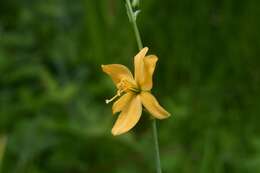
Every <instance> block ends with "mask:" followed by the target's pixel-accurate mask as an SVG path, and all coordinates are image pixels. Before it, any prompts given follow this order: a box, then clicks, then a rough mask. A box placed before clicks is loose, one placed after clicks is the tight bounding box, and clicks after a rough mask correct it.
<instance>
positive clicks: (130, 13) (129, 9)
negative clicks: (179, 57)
mask: <svg viewBox="0 0 260 173" xmlns="http://www.w3.org/2000/svg"><path fill="white" fill-rule="evenodd" d="M126 10H127V14H128V17H129V20H130V22H131V24H132V27H133V30H134V33H135V37H136V42H137V45H138V48H139V50H141V49H142V48H143V43H142V39H141V36H140V32H139V30H138V27H137V24H136V14H135V13H134V12H133V8H132V6H131V3H130V0H126ZM152 132H153V140H154V152H155V161H156V172H157V173H162V169H161V161H160V151H159V142H158V135H157V127H156V120H155V119H153V120H152Z"/></svg>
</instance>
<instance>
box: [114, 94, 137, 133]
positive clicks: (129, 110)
mask: <svg viewBox="0 0 260 173" xmlns="http://www.w3.org/2000/svg"><path fill="white" fill-rule="evenodd" d="M141 114H142V104H141V99H140V97H139V96H138V95H137V96H135V97H133V98H132V100H131V101H130V103H129V105H127V106H126V107H125V108H124V109H123V111H122V112H121V113H120V115H119V117H118V118H117V120H116V123H115V125H114V127H113V128H112V134H113V135H120V134H123V133H125V132H127V131H129V130H130V129H132V128H133V127H134V126H135V125H136V123H137V122H138V121H139V119H140V117H141Z"/></svg>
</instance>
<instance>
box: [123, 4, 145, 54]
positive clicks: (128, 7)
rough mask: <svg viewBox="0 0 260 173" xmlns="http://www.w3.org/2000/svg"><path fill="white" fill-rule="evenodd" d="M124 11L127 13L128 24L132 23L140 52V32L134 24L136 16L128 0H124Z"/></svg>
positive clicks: (141, 46)
mask: <svg viewBox="0 0 260 173" xmlns="http://www.w3.org/2000/svg"><path fill="white" fill-rule="evenodd" d="M126 10H127V13H128V17H129V20H130V22H131V23H132V27H133V30H134V33H135V38H136V42H137V45H138V49H139V50H141V49H142V48H143V43H142V40H141V36H140V32H139V29H138V27H137V24H136V16H135V14H134V11H133V8H132V6H131V3H130V0H126Z"/></svg>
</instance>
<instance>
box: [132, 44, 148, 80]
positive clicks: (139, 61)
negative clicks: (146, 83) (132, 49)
mask: <svg viewBox="0 0 260 173" xmlns="http://www.w3.org/2000/svg"><path fill="white" fill-rule="evenodd" d="M147 52H148V47H145V48H143V49H142V50H141V51H140V52H139V53H138V54H137V55H135V57H134V65H135V80H136V82H137V84H138V85H140V83H142V81H143V78H144V77H143V71H144V57H145V55H146V53H147Z"/></svg>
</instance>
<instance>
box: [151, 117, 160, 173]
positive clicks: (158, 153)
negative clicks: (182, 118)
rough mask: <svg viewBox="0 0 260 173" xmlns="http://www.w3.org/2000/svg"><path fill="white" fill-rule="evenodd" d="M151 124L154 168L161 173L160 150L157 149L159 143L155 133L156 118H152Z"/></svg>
mask: <svg viewBox="0 0 260 173" xmlns="http://www.w3.org/2000/svg"><path fill="white" fill-rule="evenodd" d="M152 125H153V139H154V151H155V156H156V157H155V158H156V170H157V173H162V168H161V161H160V150H159V143H158V135H157V126H156V120H155V119H153V120H152Z"/></svg>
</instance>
